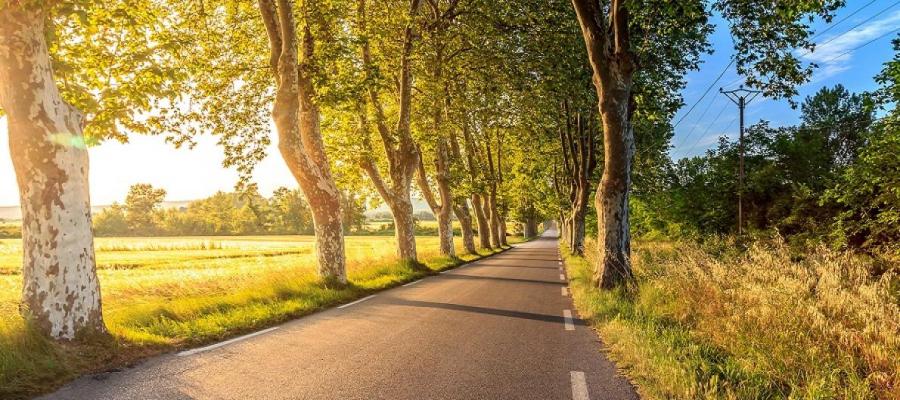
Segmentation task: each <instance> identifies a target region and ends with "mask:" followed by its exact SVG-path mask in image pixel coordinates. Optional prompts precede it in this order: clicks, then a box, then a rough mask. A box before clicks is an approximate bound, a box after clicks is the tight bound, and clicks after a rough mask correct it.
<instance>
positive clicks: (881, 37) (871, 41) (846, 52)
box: [822, 28, 900, 64]
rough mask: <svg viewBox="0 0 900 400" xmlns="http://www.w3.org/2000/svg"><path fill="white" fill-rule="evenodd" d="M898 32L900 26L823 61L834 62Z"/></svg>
mask: <svg viewBox="0 0 900 400" xmlns="http://www.w3.org/2000/svg"><path fill="white" fill-rule="evenodd" d="M897 32H900V28H896V29H894V30H892V31H890V32H886V33H884V34H883V35H881V36H878V37H877V38H875V39H872V40H870V41H868V42H865V43H863V44H861V45H859V46H856V47H854V48H852V49H850V50H847V51H845V52H843V53H841V54H838V55H836V56H834V57H831V58H829V59H827V60H825V61H822V63H823V64H827V63H829V62H832V61H834V60H837V59H838V58H841V57H843V56H845V55H847V54H849V53H852V52H854V51H856V50H859V49H861V48H863V47H866V46H868V45H870V44H872V43H874V42H876V41H878V40H879V39H884V38H885V37H887V36H888V35H891V34H894V33H897Z"/></svg>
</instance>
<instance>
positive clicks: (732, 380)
mask: <svg viewBox="0 0 900 400" xmlns="http://www.w3.org/2000/svg"><path fill="white" fill-rule="evenodd" d="M586 247H587V248H589V249H593V248H595V246H594V245H593V244H590V245H588V246H586ZM562 252H563V254H568V252H567V251H566V249H562ZM594 256H595V255H594V254H588V255H587V258H581V257H574V256H566V257H565V259H566V267H567V268H568V271H569V279H570V285H571V288H572V294H573V297H574V300H575V304H576V307H577V308H578V310H579V312H580V313H581V316H582V317H583V318H585V319H586V320H588V321H589V322H590V323H591V324H592V326H593V327H594V328H595V329H596V330H597V331H598V333H599V335H600V336H601V337H602V339H603V341H604V343H605V345H606V347H607V349H606V350H607V351H608V354H609V356H610V358H611V359H613V360H614V361H615V362H616V364H617V365H618V366H619V368H620V369H621V370H622V371H623V372H624V373H625V375H626V376H628V377H629V378H630V379H631V381H632V382H633V383H634V384H635V385H636V386H637V387H638V391H639V393H640V394H641V396H642V397H643V398H648V399H898V398H900V387H898V385H900V361H898V360H900V308H898V299H897V297H896V293H893V292H892V289H891V287H892V285H893V284H896V275H895V274H896V268H895V269H894V270H893V272H891V270H889V271H888V272H886V273H879V274H873V273H872V272H871V271H872V270H873V269H872V268H871V267H872V266H871V265H868V264H867V262H866V261H864V260H862V259H859V258H856V257H854V256H851V255H848V254H842V253H836V252H832V251H830V250H827V249H819V250H818V251H816V252H814V253H810V254H804V255H802V256H799V257H798V256H797V255H796V254H790V251H789V250H788V249H787V248H786V247H785V246H783V245H781V244H777V243H774V244H773V243H759V244H756V245H752V246H751V247H750V248H749V249H748V251H747V252H745V253H742V254H717V255H711V254H710V253H709V252H706V251H704V250H703V249H701V248H700V247H698V246H696V245H691V244H678V245H677V246H675V245H672V244H666V243H638V244H637V245H636V246H635V251H634V254H633V263H634V270H635V275H636V277H637V281H638V284H637V288H636V289H633V290H631V291H625V290H614V291H604V292H601V291H598V290H596V289H595V288H594V287H593V286H592V283H591V281H592V279H591V278H592V272H593V267H592V264H593V263H592V261H591V260H592V259H593V257H594Z"/></svg>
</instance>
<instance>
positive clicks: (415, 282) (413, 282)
mask: <svg viewBox="0 0 900 400" xmlns="http://www.w3.org/2000/svg"><path fill="white" fill-rule="evenodd" d="M424 280H425V279H424V278H423V279H419V280H417V281H412V282H410V283H407V284H405V285H403V287H407V286H412V285H415V284H417V283H419V282H422V281H424Z"/></svg>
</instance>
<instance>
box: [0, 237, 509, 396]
mask: <svg viewBox="0 0 900 400" xmlns="http://www.w3.org/2000/svg"><path fill="white" fill-rule="evenodd" d="M511 239H514V238H511ZM459 242H460V241H459V240H457V249H458V251H459V253H460V254H462V250H461V248H460V247H461V243H459ZM313 245H314V243H313V237H311V236H264V237H254V236H247V237H190V238H185V237H166V238H98V239H96V243H95V246H96V250H97V267H98V274H99V277H100V285H101V292H102V296H103V306H104V317H105V319H106V324H107V326H108V328H109V330H110V333H111V334H112V337H113V339H111V340H110V339H98V341H97V342H96V343H93V344H89V345H81V346H78V347H74V346H59V345H56V344H52V343H49V342H47V341H46V340H44V339H43V338H41V337H40V336H39V335H37V334H35V333H34V331H33V330H32V329H30V327H29V326H28V325H27V324H26V323H25V322H23V320H22V319H21V318H20V317H19V316H18V311H17V308H18V301H19V295H20V291H21V285H22V276H21V267H20V264H21V242H20V241H19V240H18V239H3V240H0V397H2V398H7V397H9V396H13V395H20V394H22V393H34V392H40V391H43V390H47V389H48V388H51V387H53V386H55V385H56V384H58V383H59V382H61V381H63V380H65V379H67V378H69V377H71V376H73V375H74V374H77V373H79V372H83V371H86V370H92V369H95V368H98V367H100V366H103V365H106V364H110V363H112V364H116V363H127V362H129V360H130V359H133V358H136V357H140V356H142V355H145V354H148V353H155V352H159V351H165V350H168V349H173V348H178V347H183V346H186V345H190V344H199V343H203V342H209V341H212V340H216V339H220V338H222V337H226V336H230V335H234V334H237V333H240V332H244V331H248V330H253V329H257V328H260V327H263V326H266V325H271V324H273V323H277V322H279V321H283V320H286V319H289V318H292V317H296V316H300V315H303V314H307V313H310V312H312V311H315V310H317V309H320V308H322V307H326V306H329V305H333V304H337V303H340V302H346V301H349V300H351V299H353V298H357V297H360V296H363V295H365V294H366V293H369V292H371V291H375V290H379V289H383V288H387V287H391V286H395V285H398V284H401V283H403V282H407V281H410V280H413V279H416V278H418V277H421V276H423V275H425V274H427V273H428V272H427V271H424V272H423V271H422V270H416V269H413V268H410V266H408V265H403V264H401V263H398V262H397V260H396V258H395V256H394V251H395V245H394V240H393V238H392V237H383V236H366V237H354V236H349V237H347V238H346V248H347V259H348V263H347V268H348V276H349V279H350V282H351V285H350V286H349V287H347V288H341V289H332V288H327V287H325V286H324V285H323V284H322V283H321V282H320V281H319V280H318V279H317V277H316V275H315V270H314V268H315V256H314V254H313ZM417 245H418V249H419V258H420V260H421V261H422V262H423V263H424V264H425V265H426V266H427V267H428V268H429V269H431V270H435V271H437V270H441V269H446V268H450V267H452V266H455V265H458V264H459V263H460V262H462V260H459V259H455V260H454V259H448V258H445V257H440V256H439V254H438V253H437V248H438V243H437V238H434V237H419V238H417ZM485 254H487V253H485ZM477 257H478V256H464V257H463V258H464V259H467V260H471V259H473V258H477Z"/></svg>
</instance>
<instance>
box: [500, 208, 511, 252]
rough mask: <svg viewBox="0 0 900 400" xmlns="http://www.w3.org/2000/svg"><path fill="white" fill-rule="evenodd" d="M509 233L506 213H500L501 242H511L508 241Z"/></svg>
mask: <svg viewBox="0 0 900 400" xmlns="http://www.w3.org/2000/svg"><path fill="white" fill-rule="evenodd" d="M508 235H509V230H508V229H507V226H506V215H500V244H502V245H504V246H509V242H507V241H506V237H507V236H508Z"/></svg>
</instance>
